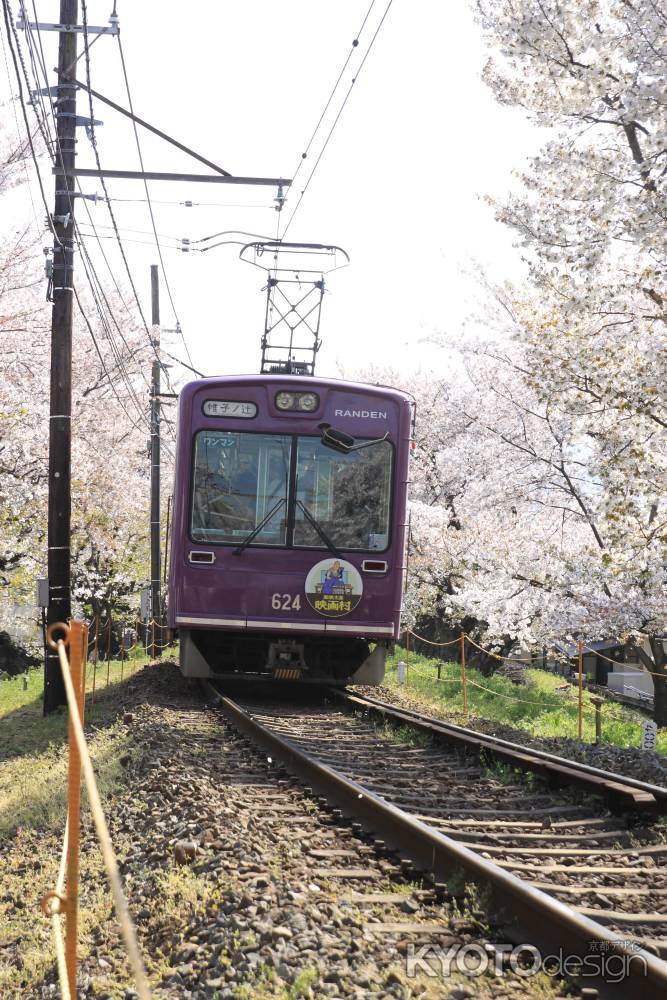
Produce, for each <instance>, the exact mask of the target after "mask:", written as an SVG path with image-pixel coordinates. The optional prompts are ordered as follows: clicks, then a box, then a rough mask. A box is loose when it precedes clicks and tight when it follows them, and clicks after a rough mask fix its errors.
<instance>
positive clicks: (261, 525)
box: [233, 497, 286, 556]
mask: <svg viewBox="0 0 667 1000" xmlns="http://www.w3.org/2000/svg"><path fill="white" fill-rule="evenodd" d="M285 502H286V501H285V497H281V498H280V500H279V501H278V503H277V504H274V505H273V507H272V508H271V510H270V511H269V513H268V514H267V515H266V517H265V518H264V520H263V521H260V522H259V524H258V525H257V527H256V528H253V530H252V531H251V532H250V534H249V535H247V536H246V537H245V538H244V539H243V541H242V542H241V544H240V545H239V547H238V548H237V549H234V553H233V554H234V555H235V556H240V555H241V553H242V552H243V550H244V549H245V548H246V547H247V546H248V545H250V543H251V541H252V540H253V538H256V537H257V535H258V534H259V533H260V531H261V530H262V528H264V527H265V526H266V525H267V524H268V523H269V521H270V520H271V518H272V517H273V515H274V514H275V512H276V511H277V510H279V509H280V507H282V505H283V504H284V503H285Z"/></svg>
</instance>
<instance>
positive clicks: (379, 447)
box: [190, 431, 393, 552]
mask: <svg viewBox="0 0 667 1000" xmlns="http://www.w3.org/2000/svg"><path fill="white" fill-rule="evenodd" d="M358 443H361V441H359V442H358ZM194 451H195V455H194V473H193V494H192V513H191V524H190V530H191V536H192V539H193V541H196V542H209V543H210V542H213V543H215V542H217V543H223V544H224V543H228V544H230V543H235V544H240V543H242V542H243V541H244V540H245V539H247V538H248V536H249V535H251V534H253V533H254V532H256V534H254V537H253V538H252V539H251V540H250V542H249V544H250V545H275V546H280V547H288V548H308V549H326V548H328V545H327V543H331V544H332V545H333V546H335V547H336V548H340V549H348V550H349V549H352V550H356V551H361V552H373V551H375V552H377V551H382V550H384V549H386V548H387V547H388V545H389V527H390V520H389V519H390V513H391V480H392V463H393V448H392V446H391V444H390V443H389V442H388V441H381V442H378V443H374V444H372V445H370V446H369V447H367V448H362V449H361V450H359V451H353V452H350V453H349V454H345V455H344V454H339V453H338V452H335V451H332V450H331V449H330V448H327V447H326V446H325V445H323V444H322V442H321V441H320V439H319V438H314V437H296V438H295V437H292V436H288V435H280V434H253V433H241V432H238V433H236V432H234V433H227V432H224V431H200V432H199V433H198V434H197V435H196V437H195V449H194ZM293 452H294V453H295V455H294V461H292V456H293Z"/></svg>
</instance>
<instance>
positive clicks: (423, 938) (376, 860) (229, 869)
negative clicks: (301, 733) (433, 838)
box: [17, 664, 560, 1000]
mask: <svg viewBox="0 0 667 1000" xmlns="http://www.w3.org/2000/svg"><path fill="white" fill-rule="evenodd" d="M127 691H128V697H127V702H126V705H125V708H124V713H123V719H124V724H125V725H126V727H127V731H128V734H129V736H130V751H129V753H128V755H127V757H126V759H125V773H126V776H127V778H126V784H125V787H124V788H122V789H121V790H120V791H119V792H118V794H117V795H116V796H115V798H114V800H113V801H112V802H106V803H105V810H106V812H107V815H108V817H109V820H110V827H111V832H112V838H113V841H114V844H115V845H116V849H117V852H118V855H119V860H120V862H121V871H122V874H123V877H124V881H125V886H126V891H127V894H128V897H129V901H130V906H131V910H132V912H133V915H134V918H135V921H136V924H137V928H138V931H139V936H140V943H141V947H142V950H143V953H144V956H145V959H146V963H147V966H148V969H149V974H150V977H151V981H152V983H153V985H154V995H155V996H156V997H164V998H166V997H170V998H171V997H183V998H191V1000H204V998H216V997H217V998H218V1000H231V998H236V997H238V998H240V1000H243V998H248V1000H251V998H252V1000H255V998H257V1000H261V998H263V997H267V998H268V997H279V998H283V1000H296V998H297V997H340V998H343V997H345V998H349V997H353V998H357V1000H362V998H378V1000H380V998H406V1000H407V998H411V997H424V998H435V997H438V998H449V1000H465V998H467V997H470V998H471V997H479V998H480V1000H490V998H492V997H494V998H497V1000H510V998H512V1000H516V998H524V997H526V998H528V997H540V998H545V1000H546V998H551V997H555V996H557V995H560V994H558V991H557V990H556V989H555V988H554V987H553V985H552V984H551V982H550V981H549V980H548V979H547V978H546V977H539V978H532V979H523V978H521V977H520V976H518V975H516V974H515V973H513V972H512V969H511V968H507V969H506V974H505V975H503V976H501V977H496V976H494V975H492V974H490V973H489V974H488V975H484V976H481V977H477V978H474V979H470V978H466V977H465V976H464V975H461V974H460V973H459V972H457V971H455V970H454V971H453V974H452V976H451V977H450V978H446V979H442V978H440V977H439V976H438V977H436V978H432V977H430V976H426V975H424V974H420V975H419V977H418V978H408V977H406V971H405V970H406V961H405V957H406V953H407V951H408V948H409V947H410V946H414V947H415V948H418V947H419V946H421V945H423V944H429V943H431V944H439V945H441V946H442V947H443V948H444V949H445V950H447V949H448V948H450V947H452V946H456V945H465V944H469V945H470V944H477V945H479V946H480V947H481V948H483V949H486V950H487V951H489V952H491V953H492V952H493V947H492V945H491V944H490V942H491V941H493V942H497V943H498V942H503V941H504V939H503V937H502V934H501V933H500V932H498V931H495V932H494V931H493V930H492V929H490V928H489V927H487V926H486V918H485V913H484V911H483V909H482V908H480V907H479V906H478V905H477V904H475V902H474V901H473V902H471V901H468V903H467V904H464V903H463V902H461V900H454V899H452V898H451V897H450V896H448V895H447V894H446V893H442V892H441V891H440V890H439V889H438V890H437V891H436V890H435V889H434V887H433V886H429V885H428V884H425V883H424V882H422V881H421V880H419V878H418V877H417V876H416V875H415V874H414V873H413V872H411V871H410V870H409V869H408V870H406V869H405V868H404V867H403V866H402V865H401V863H400V862H399V861H398V860H397V859H395V858H393V857H391V856H388V855H386V854H382V853H378V851H377V850H376V847H375V845H374V843H373V841H372V840H370V839H369V838H368V837H365V836H363V835H361V833H360V831H359V830H357V829H353V827H352V826H351V825H350V824H349V823H348V822H345V821H344V820H343V819H342V818H341V817H340V816H337V815H336V814H335V813H332V812H331V811H330V810H328V809H327V808H326V807H325V806H324V805H322V804H321V803H319V802H318V801H316V800H314V799H313V798H310V797H308V796H307V795H305V794H304V792H303V790H302V789H301V788H300V786H298V785H297V784H296V783H295V782H294V781H293V780H292V779H291V778H290V777H289V776H287V775H286V774H284V773H282V772H281V771H280V770H279V769H277V768H276V766H275V765H274V764H273V762H272V761H270V760H268V759H267V758H266V757H263V756H261V755H260V754H259V752H258V751H256V750H254V749H253V748H251V747H250V746H249V745H248V743H247V742H246V741H245V740H244V739H242V738H241V737H239V736H237V735H236V734H235V733H234V732H233V731H232V730H231V729H230V728H229V727H227V726H226V725H225V724H224V723H223V722H222V721H221V719H220V717H219V715H218V714H217V713H216V712H215V711H213V710H212V709H209V708H206V707H205V706H203V704H202V703H201V700H200V696H199V693H198V689H196V688H194V687H193V686H192V685H189V684H187V683H186V682H185V681H183V680H182V679H181V678H180V676H179V675H178V673H177V671H176V670H175V669H174V668H173V666H171V665H168V664H163V665H161V666H159V667H152V668H147V669H146V670H144V671H142V672H141V673H139V674H137V675H135V676H134V677H133V678H132V679H131V681H130V682H129V683H128V686H127ZM35 837H36V840H37V841H38V835H37V834H36V835H35ZM51 839H52V838H51ZM49 846H50V848H51V849H52V847H53V845H52V844H51V843H50V844H49ZM36 847H37V843H35V844H33V849H35V848H36ZM94 850H95V848H94V844H93V840H92V835H91V833H90V831H88V833H87V834H86V837H85V840H84V845H83V859H82V869H83V871H84V872H85V871H86V867H87V862H88V860H89V858H90V857H91V852H92V851H94ZM90 881H91V880H90V877H88V879H87V880H86V879H84V883H83V885H82V905H83V907H84V909H85V906H86V900H87V897H88V895H89V894H90V892H91V891H92V888H93V887H92V885H91V884H90ZM95 881H96V882H97V881H99V875H96V876H95ZM107 912H108V917H107V918H106V919H104V920H101V921H99V922H98V923H97V924H96V925H93V926H88V925H87V924H86V920H85V919H84V921H83V924H84V933H83V941H82V948H81V952H82V954H83V953H85V954H87V957H86V958H85V959H84V961H83V962H82V963H81V977H80V996H86V997H88V996H90V997H93V996H94V997H98V998H108V1000H110V998H114V1000H115V998H121V997H127V998H129V997H133V996H134V993H133V991H132V989H131V983H130V978H129V975H128V973H127V966H126V960H125V955H124V951H123V948H122V945H121V943H120V941H119V938H118V934H117V930H116V927H115V923H114V921H113V919H112V918H111V914H110V910H108V911H107ZM419 925H422V926H423V929H422V928H421V927H420V926H419ZM53 984H54V980H53V978H52V976H51V977H49V978H48V979H47V980H46V981H44V982H42V983H40V984H30V985H29V986H27V987H26V988H25V989H24V990H23V991H21V992H20V993H19V994H17V997H18V996H20V997H21V998H22V1000H23V998H27V1000H30V998H33V997H35V998H37V997H39V998H44V997H55V996H56V995H57V993H56V990H55V987H54V985H53ZM119 984H123V985H122V986H121V985H119Z"/></svg>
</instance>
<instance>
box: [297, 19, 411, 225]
mask: <svg viewBox="0 0 667 1000" xmlns="http://www.w3.org/2000/svg"><path fill="white" fill-rule="evenodd" d="M393 2H394V0H389V2H388V3H387V6H386V7H385V10H384V13H383V15H382V17H381V18H380V22H379V24H378V25H377V27H376V29H375V32H374V34H373V37H372V38H371V40H370V42H369V43H368V48H367V49H366V51H365V53H364V56H363V59H362V60H361V63H360V64H359V68H358V70H357V72H356V74H355V76H353V77H352V81H351V83H350V86H349V88H348V90H347V93H346V94H345V97H344V99H343V103H342V104H341V106H340V108H339V109H338V114H337V115H336V117H335V119H334V122H333V125H332V126H331V128H330V129H329V132H328V134H327V137H326V139H325V140H324V145H323V146H322V149H321V150H320V152H319V155H318V157H317V159H316V161H315V164H314V166H313V169H312V170H311V171H310V174H309V176H308V179H307V180H306V183H305V185H304V188H303V190H302V191H301V194H300V195H299V200H298V201H297V203H296V205H295V206H294V208H293V210H292V214H291V215H290V217H289V219H288V220H287V223H286V225H285V229H284V230H283V234H282V239H283V240H284V239H285V236H286V235H287V231H288V230H289V228H290V226H291V225H292V222H293V221H294V216H295V215H296V213H297V212H298V210H299V207H300V205H301V202H302V201H303V199H304V196H305V194H306V191H307V190H308V188H309V187H310V184H311V181H312V179H313V177H314V175H315V172H316V170H317V168H318V166H319V164H320V161H321V160H322V157H323V156H324V153H325V151H326V148H327V146H328V145H329V142H330V141H331V137H332V135H333V134H334V131H335V130H336V126H337V125H338V122H339V121H340V118H341V115H342V114H343V111H344V110H345V107H346V105H347V102H348V101H349V99H350V96H351V94H352V90H353V89H354V85H355V83H356V82H357V80H358V79H359V76H360V74H361V71H362V70H363V68H364V65H365V63H366V60H367V59H368V56H369V55H370V52H371V50H372V48H373V46H374V44H375V40H376V39H377V37H378V35H379V33H380V29H381V28H382V25H383V24H384V22H385V19H386V17H387V14H388V13H389V10H390V8H391V5H392V3H393ZM280 214H281V213H279V214H278V218H279V219H280Z"/></svg>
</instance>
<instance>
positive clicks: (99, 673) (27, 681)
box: [0, 647, 177, 773]
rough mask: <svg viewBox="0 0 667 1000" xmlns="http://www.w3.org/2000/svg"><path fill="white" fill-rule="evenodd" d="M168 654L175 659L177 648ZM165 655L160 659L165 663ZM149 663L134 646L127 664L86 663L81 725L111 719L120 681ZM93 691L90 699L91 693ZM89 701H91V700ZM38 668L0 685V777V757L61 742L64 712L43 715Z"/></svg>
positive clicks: (64, 730)
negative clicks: (83, 714) (135, 650)
mask: <svg viewBox="0 0 667 1000" xmlns="http://www.w3.org/2000/svg"><path fill="white" fill-rule="evenodd" d="M169 652H170V658H171V656H176V655H177V649H176V647H175V648H174V650H173V652H172V651H171V650H170V651H169ZM166 658H167V657H165V659H166ZM150 662H151V660H150V658H149V657H148V656H146V655H145V653H144V652H143V650H142V649H141V648H140V649H139V650H138V651H137V655H136V656H135V655H134V654H132V655H131V656H130V659H129V660H127V659H126V660H111V661H109V662H108V663H107V662H106V661H104V662H101V663H99V664H98V665H97V667H95V665H94V664H93V663H89V664H88V667H87V671H86V711H85V723H86V727H87V728H90V726H91V725H93V724H94V725H96V726H99V725H103V724H104V723H106V722H108V721H109V720H110V719H112V718H114V717H115V715H116V713H117V711H118V708H119V707H120V704H121V702H122V698H123V687H122V685H123V682H124V681H125V680H127V679H128V677H130V676H131V675H132V674H134V673H136V672H137V670H140V669H141V668H142V667H145V666H146V665H147V664H148V663H150ZM93 689H94V695H93ZM93 698H94V702H93ZM43 699H44V670H43V668H42V667H35V668H34V669H32V670H29V671H28V672H27V673H26V674H19V675H18V676H17V677H10V678H6V679H3V680H1V681H0V773H1V772H2V769H3V766H4V765H3V758H4V759H7V758H12V757H15V756H18V755H21V754H30V753H35V752H40V751H44V750H46V749H47V748H49V747H51V746H53V747H57V746H60V745H62V744H63V743H64V742H65V740H66V739H67V709H66V708H65V707H64V706H63V707H61V708H58V709H57V710H56V711H55V712H52V713H51V714H50V715H47V716H44V715H43Z"/></svg>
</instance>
